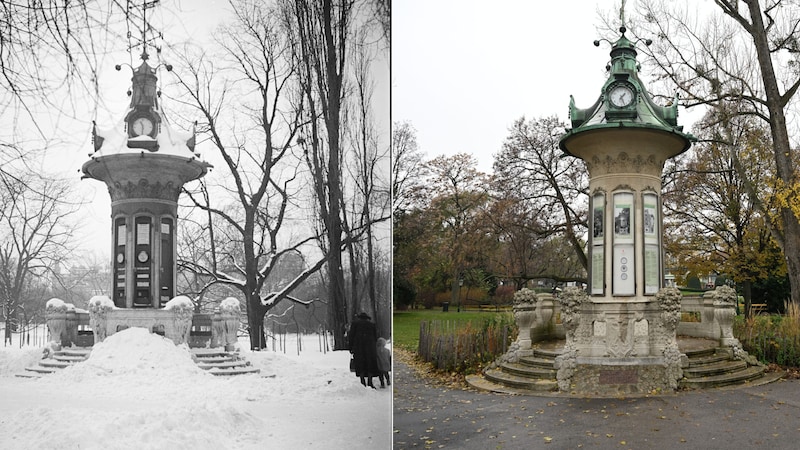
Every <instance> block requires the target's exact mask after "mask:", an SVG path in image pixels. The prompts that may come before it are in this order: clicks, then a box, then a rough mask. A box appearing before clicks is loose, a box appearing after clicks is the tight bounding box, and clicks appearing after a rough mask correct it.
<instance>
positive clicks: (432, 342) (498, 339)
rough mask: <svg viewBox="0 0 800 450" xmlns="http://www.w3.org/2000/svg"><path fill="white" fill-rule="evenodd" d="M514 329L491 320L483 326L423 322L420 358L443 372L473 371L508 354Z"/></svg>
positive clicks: (449, 322) (503, 322)
mask: <svg viewBox="0 0 800 450" xmlns="http://www.w3.org/2000/svg"><path fill="white" fill-rule="evenodd" d="M512 327H513V325H512V324H510V323H507V322H505V321H488V320H487V321H485V322H484V323H483V324H482V325H480V326H475V325H473V324H472V323H468V324H467V325H466V326H465V325H464V324H463V322H462V323H457V322H456V321H447V320H432V321H429V322H421V323H420V327H419V355H420V357H421V358H422V359H423V360H424V361H427V362H430V363H432V364H433V366H434V367H436V368H437V369H439V370H446V371H458V372H464V371H469V369H470V368H472V367H475V366H476V365H478V364H480V363H485V362H489V361H492V360H494V359H495V358H496V357H497V356H499V355H502V354H503V353H505V352H506V350H507V349H508V346H509V344H510V340H511V338H512V333H513V331H512Z"/></svg>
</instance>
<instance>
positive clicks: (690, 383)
mask: <svg viewBox="0 0 800 450" xmlns="http://www.w3.org/2000/svg"><path fill="white" fill-rule="evenodd" d="M763 375H764V367H762V366H750V367H748V368H746V369H744V370H739V371H736V372H732V373H725V374H721V375H711V376H707V377H697V378H684V379H683V380H681V381H680V386H681V387H683V388H691V389H708V388H715V387H722V386H729V385H732V384H742V383H747V382H749V381H752V380H756V379H758V378H761V377H762V376H763Z"/></svg>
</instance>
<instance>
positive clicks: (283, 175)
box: [179, 1, 341, 349]
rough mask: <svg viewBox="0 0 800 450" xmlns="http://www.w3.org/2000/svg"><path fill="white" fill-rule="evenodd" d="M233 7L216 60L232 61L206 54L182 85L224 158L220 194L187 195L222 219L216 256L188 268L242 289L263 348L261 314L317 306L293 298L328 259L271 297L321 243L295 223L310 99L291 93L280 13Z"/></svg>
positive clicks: (255, 5) (253, 337) (248, 4)
mask: <svg viewBox="0 0 800 450" xmlns="http://www.w3.org/2000/svg"><path fill="white" fill-rule="evenodd" d="M232 6H233V11H234V15H235V23H234V24H231V25H230V26H227V27H224V28H222V29H221V30H220V33H219V36H220V37H219V43H220V45H221V47H222V49H223V55H222V56H221V57H220V58H219V59H221V60H222V61H224V62H225V63H226V64H219V61H218V60H217V58H210V57H209V56H208V55H205V54H199V55H192V56H189V55H187V56H186V57H185V58H184V60H183V62H182V65H183V66H184V67H185V68H186V70H188V72H189V74H188V75H184V76H181V77H180V80H179V85H180V86H181V87H182V88H183V91H184V92H183V94H182V97H181V99H182V101H183V102H185V103H186V104H188V105H191V106H192V107H193V108H194V109H195V111H197V112H199V113H200V115H201V116H202V118H203V120H202V122H201V123H200V129H201V130H202V132H203V133H204V134H205V135H206V136H208V140H209V141H210V143H211V145H212V146H213V147H214V149H215V151H216V153H217V154H218V156H219V157H220V158H221V160H222V161H223V164H224V165H223V167H218V168H217V169H218V171H219V170H221V171H224V173H225V176H224V178H222V179H220V178H218V179H217V180H218V183H219V184H218V185H217V186H214V190H212V192H214V193H216V194H215V195H213V196H212V195H203V194H201V193H196V192H189V198H190V199H191V201H192V203H193V204H194V205H195V206H196V207H198V208H200V209H201V210H203V211H206V212H210V213H212V214H213V215H214V216H215V217H217V218H218V219H220V222H221V223H220V224H215V222H213V221H211V222H209V224H208V228H207V230H208V231H209V232H213V233H214V235H213V239H212V241H213V243H214V248H213V251H212V253H211V260H210V261H207V264H201V263H200V262H197V261H184V262H183V264H184V265H185V267H189V266H192V267H193V269H194V270H195V271H197V272H199V273H202V274H204V276H207V277H209V282H208V284H209V285H210V284H215V283H224V284H227V285H230V286H233V287H236V288H237V289H239V290H240V291H241V293H242V296H243V297H244V300H245V306H246V310H247V318H248V328H249V331H250V345H251V347H252V348H253V349H259V348H263V347H264V344H265V337H264V330H263V322H264V315H265V314H266V313H267V311H269V310H270V309H271V308H272V307H274V306H275V305H276V304H277V303H278V302H280V301H282V300H286V299H288V300H290V301H293V302H296V303H299V304H307V303H309V302H310V301H312V300H301V299H298V298H296V297H294V296H292V295H290V294H291V292H292V291H293V290H294V289H295V288H297V286H299V285H300V283H302V282H303V280H305V279H306V278H308V277H309V276H311V274H313V273H314V272H315V271H316V270H318V269H319V268H320V267H321V266H322V265H323V264H324V263H325V261H326V260H327V258H328V255H327V254H324V255H322V257H321V258H319V259H318V260H317V261H316V262H315V263H312V264H310V266H309V267H307V269H306V270H305V271H303V272H302V273H301V274H300V275H298V276H297V277H296V278H294V279H292V280H288V281H287V282H285V283H284V284H283V285H282V286H280V288H279V289H278V288H276V289H275V290H269V291H268V292H267V289H266V287H265V283H266V281H267V280H268V279H269V277H270V274H271V273H272V272H273V270H275V269H276V267H279V265H280V264H281V261H282V260H283V259H284V258H285V257H286V256H287V255H292V254H296V253H298V252H302V249H303V248H304V246H306V245H307V244H308V243H313V242H314V241H315V240H316V239H317V236H316V234H315V233H314V230H313V229H309V228H307V227H303V226H299V224H301V223H302V221H301V219H302V216H299V215H298V214H300V213H301V206H300V204H299V203H298V202H300V201H301V200H302V199H301V198H300V196H301V192H302V189H303V186H302V183H301V181H302V179H301V176H300V175H301V174H300V171H299V170H300V168H301V167H302V166H301V164H302V162H301V161H302V159H300V158H301V155H298V154H297V149H298V147H297V146H296V145H294V142H295V139H296V137H297V135H298V132H299V129H300V127H301V125H302V122H301V118H302V113H303V108H304V103H303V101H302V98H297V97H296V96H295V95H294V93H293V92H294V91H293V89H292V87H293V85H294V84H293V83H295V82H296V79H297V66H296V65H295V64H294V61H293V59H292V55H291V51H290V50H291V49H290V46H289V42H288V40H287V37H286V34H285V33H284V32H283V30H282V29H281V24H280V23H279V21H278V19H277V18H278V15H277V14H275V10H274V9H272V8H271V7H268V6H264V5H262V4H261V3H260V2H256V1H237V2H232ZM218 67H219V68H218ZM217 173H218V172H217ZM209 189H211V188H209ZM340 251H341V250H339V252H340Z"/></svg>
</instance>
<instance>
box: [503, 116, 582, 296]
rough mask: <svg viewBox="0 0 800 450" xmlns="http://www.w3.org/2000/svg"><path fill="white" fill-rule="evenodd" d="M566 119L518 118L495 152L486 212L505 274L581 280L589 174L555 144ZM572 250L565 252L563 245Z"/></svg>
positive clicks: (523, 278) (521, 278)
mask: <svg viewBox="0 0 800 450" xmlns="http://www.w3.org/2000/svg"><path fill="white" fill-rule="evenodd" d="M564 127H565V125H564V124H563V123H562V122H560V121H559V120H558V119H557V118H555V117H545V118H540V119H533V120H526V119H525V118H524V117H523V118H520V119H518V120H516V121H515V122H514V123H513V125H512V126H511V127H510V129H509V136H508V137H507V138H506V140H505V142H504V143H503V147H502V150H501V151H500V152H499V153H498V154H497V155H495V161H494V171H495V176H494V179H493V190H494V192H495V193H494V197H495V201H494V203H493V205H492V209H493V212H492V214H490V215H489V217H490V218H491V220H492V224H493V227H494V230H495V234H496V235H497V236H498V240H499V246H498V248H499V249H500V251H501V252H502V253H501V254H499V256H500V257H499V258H498V259H497V264H498V267H499V268H500V269H501V270H504V271H505V273H503V274H502V276H503V277H504V278H508V279H513V280H517V282H518V283H519V285H520V286H521V285H522V283H524V282H525V281H527V280H531V279H534V278H549V279H553V280H557V281H585V279H586V275H585V271H586V268H587V259H586V252H585V249H584V245H585V242H584V239H583V238H582V236H583V234H584V233H585V232H586V226H587V225H586V208H587V203H586V201H587V195H586V190H587V187H588V175H587V171H586V167H585V165H584V164H583V162H582V161H581V160H579V159H578V158H564V157H563V154H562V152H561V150H559V148H558V141H559V139H560V137H561V136H562V135H563V132H564ZM565 245H566V246H567V248H568V249H571V253H572V254H569V253H568V254H565V253H564V246H565Z"/></svg>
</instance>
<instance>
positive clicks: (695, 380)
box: [679, 347, 780, 389]
mask: <svg viewBox="0 0 800 450" xmlns="http://www.w3.org/2000/svg"><path fill="white" fill-rule="evenodd" d="M684 353H685V354H686V356H688V357H689V367H687V368H684V369H683V379H681V380H680V382H679V386H680V387H681V388H683V389H708V388H717V387H723V386H733V385H742V384H750V385H759V384H766V383H769V382H772V381H775V380H777V379H778V378H780V374H766V373H764V371H765V369H766V367H764V366H763V365H754V366H750V365H748V364H747V362H745V361H741V360H736V359H733V355H732V354H731V352H730V350H729V349H726V348H719V347H707V348H700V349H693V350H684Z"/></svg>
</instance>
